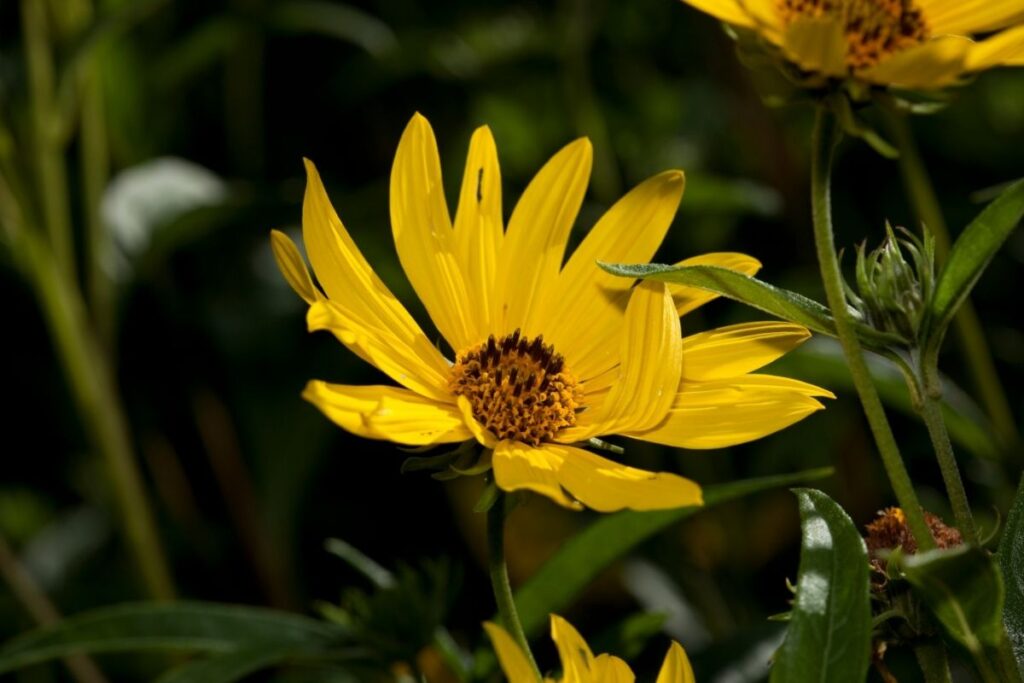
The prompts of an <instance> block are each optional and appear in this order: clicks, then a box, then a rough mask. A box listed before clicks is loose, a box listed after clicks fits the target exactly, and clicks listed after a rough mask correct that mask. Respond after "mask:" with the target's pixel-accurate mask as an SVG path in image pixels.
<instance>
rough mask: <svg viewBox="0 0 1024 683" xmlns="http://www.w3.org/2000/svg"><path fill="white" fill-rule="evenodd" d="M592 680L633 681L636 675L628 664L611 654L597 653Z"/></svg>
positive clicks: (630, 682) (625, 682)
mask: <svg viewBox="0 0 1024 683" xmlns="http://www.w3.org/2000/svg"><path fill="white" fill-rule="evenodd" d="M592 680H594V681H600V683H633V682H634V681H635V680H636V676H634V675H633V670H632V669H630V668H629V664H626V663H625V662H624V661H622V660H621V659H619V658H618V657H613V656H612V655H598V656H597V657H596V658H595V659H594V678H593V679H592Z"/></svg>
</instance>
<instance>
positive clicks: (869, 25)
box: [683, 0, 1024, 90]
mask: <svg viewBox="0 0 1024 683" xmlns="http://www.w3.org/2000/svg"><path fill="white" fill-rule="evenodd" d="M683 2H685V3H687V4H689V5H692V6H693V7H696V8H697V9H699V10H701V11H703V12H706V13H708V14H710V15H712V16H714V17H717V18H718V19H720V20H722V21H724V22H726V23H727V24H731V25H733V26H735V27H738V28H741V29H747V30H750V31H753V32H755V33H756V34H757V35H759V36H760V37H761V38H763V39H764V40H766V41H768V42H769V43H770V44H772V45H774V46H775V47H777V48H779V49H780V50H781V51H782V54H783V56H784V57H785V58H786V59H787V60H789V61H790V62H792V63H794V64H796V65H797V66H798V67H799V68H800V69H802V70H803V71H806V72H810V73H813V74H817V75H821V76H825V77H828V78H840V79H845V78H851V77H852V78H853V79H855V80H857V81H861V82H864V83H868V84H872V85H881V86H895V87H900V88H909V89H915V90H930V89H935V88H941V87H944V86H947V85H951V84H953V83H955V82H956V81H957V80H958V79H959V78H961V77H962V76H964V75H966V74H970V73H974V72H978V71H984V70H985V69H990V68H993V67H997V66H1022V65H1024V6H1022V5H1021V2H1020V0H683ZM993 31H999V32H998V33H996V34H994V35H992V36H991V37H989V38H986V39H985V40H981V41H979V42H975V41H973V40H972V39H971V36H974V35H978V34H986V33H991V32H993Z"/></svg>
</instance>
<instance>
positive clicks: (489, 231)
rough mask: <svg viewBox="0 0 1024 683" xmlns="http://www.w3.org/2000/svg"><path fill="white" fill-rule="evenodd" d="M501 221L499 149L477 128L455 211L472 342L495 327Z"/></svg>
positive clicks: (487, 132)
mask: <svg viewBox="0 0 1024 683" xmlns="http://www.w3.org/2000/svg"><path fill="white" fill-rule="evenodd" d="M502 221H503V219H502V214H501V170H500V168H499V166H498V150H497V147H496V146H495V144H494V137H493V136H492V135H491V130H490V128H488V127H487V126H481V127H480V128H477V129H476V131H475V132H474V133H473V138H472V139H471V140H470V142H469V154H467V155H466V170H465V172H464V173H463V176H462V191H461V193H460V194H459V208H458V211H456V213H455V246H456V252H457V254H458V256H459V263H460V264H461V270H462V272H463V274H464V275H465V279H466V288H467V294H468V296H469V302H470V303H469V311H470V313H471V315H469V316H467V324H468V325H469V329H470V331H471V335H472V337H473V339H474V340H481V339H486V338H487V335H488V334H489V333H491V332H493V331H494V330H493V329H492V320H493V319H494V318H495V317H496V316H497V303H496V300H495V296H494V289H495V281H496V278H497V268H498V255H499V254H500V252H501V242H502V239H503V238H504V232H503V227H502ZM456 351H459V349H456Z"/></svg>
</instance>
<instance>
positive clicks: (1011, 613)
mask: <svg viewBox="0 0 1024 683" xmlns="http://www.w3.org/2000/svg"><path fill="white" fill-rule="evenodd" d="M999 566H1000V568H1002V570H1003V577H1004V578H1005V579H1006V604H1005V606H1004V607H1003V624H1005V626H1006V633H1007V635H1008V636H1009V637H1010V643H1011V644H1012V645H1013V654H1014V655H1015V656H1016V658H1017V664H1018V665H1019V666H1020V667H1021V669H1024V477H1022V478H1021V480H1020V485H1019V486H1018V487H1017V496H1016V498H1014V500H1013V506H1012V507H1011V508H1010V514H1009V516H1008V517H1007V518H1006V528H1004V529H1003V539H1002V541H1000V543H999Z"/></svg>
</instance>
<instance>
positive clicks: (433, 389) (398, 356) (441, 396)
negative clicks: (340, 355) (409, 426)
mask: <svg viewBox="0 0 1024 683" xmlns="http://www.w3.org/2000/svg"><path fill="white" fill-rule="evenodd" d="M349 310H350V309H349ZM413 324H415V323H413ZM306 325H307V326H308V327H309V331H310V332H316V331H318V330H326V331H328V332H331V333H332V334H333V335H334V336H335V337H337V339H338V341H340V342H341V343H342V344H344V345H345V346H347V347H348V348H349V349H351V350H352V351H353V352H354V353H355V354H356V355H358V356H359V357H360V358H362V359H363V360H365V361H367V362H368V363H371V364H373V365H374V366H376V367H377V368H378V369H379V370H380V371H381V372H383V373H384V374H386V375H388V376H389V377H391V378H392V379H393V380H395V381H396V382H398V383H399V384H401V385H402V386H405V387H408V388H409V389H412V390H413V391H415V392H416V393H418V394H420V395H422V396H425V397H427V398H431V399H434V400H436V401H442V402H446V403H451V402H452V401H453V400H454V399H453V397H452V395H451V393H450V392H449V391H448V374H449V367H448V363H447V361H445V359H444V357H443V356H442V355H441V352H440V351H438V350H437V348H436V347H435V346H434V345H433V344H431V343H430V340H428V339H427V337H426V335H424V334H423V332H421V331H419V329H418V328H417V329H416V331H415V332H416V333H418V334H416V333H414V332H413V331H411V330H394V329H391V328H387V327H380V326H379V325H380V321H374V325H375V326H370V325H366V324H362V323H361V322H360V321H359V320H357V319H355V318H353V317H352V316H350V315H349V314H348V311H346V309H345V307H344V306H342V305H341V304H338V303H337V302H335V301H334V300H326V299H325V300H323V301H318V302H316V303H315V304H313V305H312V306H310V307H309V311H308V312H307V313H306Z"/></svg>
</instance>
